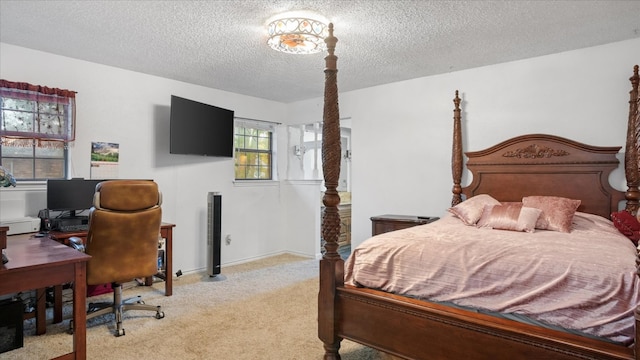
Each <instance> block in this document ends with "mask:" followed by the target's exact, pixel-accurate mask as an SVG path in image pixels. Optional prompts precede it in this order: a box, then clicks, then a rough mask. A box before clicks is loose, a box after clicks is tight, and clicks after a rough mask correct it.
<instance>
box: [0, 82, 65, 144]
mask: <svg viewBox="0 0 640 360" xmlns="http://www.w3.org/2000/svg"><path fill="white" fill-rule="evenodd" d="M0 98H1V99H2V103H1V111H2V113H1V114H0V141H2V144H4V145H9V146H33V140H37V141H36V145H37V146H40V147H60V146H64V144H65V143H67V142H71V141H73V140H75V128H76V126H75V124H76V115H75V112H76V111H75V101H76V92H75V91H71V90H64V89H57V88H49V87H46V86H40V85H32V84H28V83H24V82H12V81H7V80H2V79H0Z"/></svg>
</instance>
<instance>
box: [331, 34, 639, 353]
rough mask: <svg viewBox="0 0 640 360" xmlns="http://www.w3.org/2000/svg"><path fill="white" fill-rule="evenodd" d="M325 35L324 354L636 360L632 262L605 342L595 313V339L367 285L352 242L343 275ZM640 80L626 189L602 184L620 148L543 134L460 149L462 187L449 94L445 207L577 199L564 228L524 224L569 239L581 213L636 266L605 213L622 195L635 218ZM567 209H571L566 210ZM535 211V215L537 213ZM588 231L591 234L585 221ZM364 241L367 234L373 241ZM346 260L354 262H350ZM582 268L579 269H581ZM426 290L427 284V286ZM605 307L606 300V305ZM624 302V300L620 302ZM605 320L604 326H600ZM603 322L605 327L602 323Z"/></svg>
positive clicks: (335, 119)
mask: <svg viewBox="0 0 640 360" xmlns="http://www.w3.org/2000/svg"><path fill="white" fill-rule="evenodd" d="M329 34H330V35H329V37H328V38H327V39H326V42H327V46H328V52H329V55H328V56H327V57H326V58H325V60H326V68H325V94H324V95H325V108H324V125H323V148H322V151H323V171H324V176H325V185H326V192H325V195H324V198H323V202H324V205H325V209H326V210H325V214H324V217H323V222H322V235H323V239H324V240H325V241H326V244H325V250H326V252H325V254H324V256H323V258H322V260H321V261H320V290H319V297H318V336H319V338H320V339H321V340H322V342H323V343H324V348H325V356H324V358H325V359H340V355H339V348H340V341H341V340H342V339H349V340H353V341H355V342H358V343H361V344H364V345H367V346H370V347H372V348H375V349H378V350H381V351H383V352H385V353H388V354H392V355H395V356H399V357H402V358H406V359H486V360H490V359H491V360H492V359H626V360H632V359H635V360H640V355H637V354H640V345H639V343H640V335H638V333H637V332H636V330H635V329H637V328H639V327H640V308H638V307H637V302H636V301H637V296H638V290H637V288H634V287H633V286H636V285H637V284H638V279H637V277H636V276H635V275H636V274H635V273H636V272H637V271H638V270H637V267H636V265H635V264H632V270H631V273H632V276H627V279H626V281H627V282H629V283H631V285H629V284H627V285H629V286H631V291H632V292H634V293H630V294H626V293H625V294H623V295H621V298H620V299H626V298H630V300H632V301H629V302H630V303H631V302H634V304H635V305H634V307H633V308H632V309H631V311H630V312H629V310H628V309H627V311H626V313H625V314H626V315H625V316H626V317H625V318H618V319H616V321H617V322H618V323H620V324H622V323H624V326H621V327H622V328H624V329H623V330H619V331H618V329H617V328H616V330H615V331H612V333H614V335H612V336H611V339H613V340H612V341H609V340H605V339H603V337H604V336H605V335H602V334H604V333H606V332H607V331H600V330H602V329H601V328H600V326H601V325H603V324H600V323H598V322H599V321H600V320H599V319H598V320H595V322H596V323H598V324H597V325H596V326H594V328H595V329H596V330H594V334H595V335H596V336H587V335H588V334H590V333H589V331H590V330H593V329H587V330H585V333H584V334H583V333H582V332H578V333H570V332H567V331H564V330H560V329H557V328H548V327H543V326H539V325H533V324H530V323H524V322H521V321H516V320H512V319H505V318H501V317H496V316H494V315H492V314H486V313H481V312H475V311H471V310H469V309H468V308H460V307H452V306H449V305H447V304H442V303H436V302H430V301H424V300H420V297H419V296H413V297H408V296H401V295H396V294H393V293H391V292H388V291H382V290H380V288H384V286H382V285H381V286H380V287H379V288H376V287H375V286H374V288H369V287H366V285H363V284H362V282H365V281H368V280H371V281H373V282H375V281H376V280H379V279H380V277H379V276H378V275H379V274H374V276H372V277H371V278H369V279H367V278H364V277H362V278H357V276H358V274H357V273H358V269H357V268H356V267H355V266H356V265H354V264H355V263H356V262H357V259H358V258H357V257H355V256H354V255H355V252H356V251H358V250H357V249H354V254H352V257H351V258H350V259H349V260H348V264H347V265H348V267H347V269H346V274H345V266H344V261H343V260H342V259H341V258H340V256H339V254H338V253H337V248H338V245H337V239H338V235H339V230H340V222H339V215H338V211H337V206H338V204H339V202H340V199H339V196H338V193H337V191H336V187H337V185H338V177H339V172H340V168H339V166H340V135H339V113H338V111H339V110H338V94H337V82H336V74H337V68H336V63H337V57H336V56H335V55H334V51H335V45H336V42H337V39H336V38H335V37H334V36H333V26H332V25H330V26H329ZM638 78H639V77H638V67H637V66H636V67H635V69H634V75H633V77H632V78H631V82H632V91H631V93H630V102H629V122H628V134H627V145H626V148H625V151H626V153H625V173H626V178H627V186H628V190H627V191H626V192H621V191H618V190H615V189H614V188H613V187H612V186H610V185H609V182H608V178H609V174H610V173H611V172H612V171H613V170H614V169H616V168H617V167H618V164H619V161H618V160H617V158H616V154H617V153H618V151H619V150H620V148H619V147H599V146H590V145H585V144H581V143H578V142H575V141H572V140H569V139H564V138H560V137H556V136H551V135H543V134H530V135H524V136H519V137H516V138H513V139H509V140H506V141H504V142H501V143H499V144H497V145H495V146H492V147H490V148H488V149H486V150H482V151H476V152H467V153H466V155H467V156H468V158H469V160H468V162H467V164H466V165H467V168H468V169H469V170H470V171H471V174H472V178H473V180H472V182H471V184H470V185H468V186H466V187H463V186H461V177H462V172H463V169H462V167H463V157H462V154H463V151H462V140H461V139H462V136H461V125H460V122H461V121H460V99H459V97H458V95H457V93H456V97H455V99H454V106H455V108H454V135H453V156H452V172H453V182H454V187H453V200H452V208H453V207H454V206H457V205H460V204H464V203H465V202H466V201H468V199H472V198H474V197H475V196H478V197H477V198H479V195H482V196H485V195H489V196H490V197H492V198H494V199H497V200H498V202H500V203H501V204H505V205H506V204H509V203H515V202H520V201H523V205H521V206H522V209H524V207H525V206H526V205H527V204H526V203H524V200H523V198H525V197H529V196H530V195H549V196H553V197H555V198H562V199H578V200H579V202H577V203H576V204H575V208H574V209H573V210H575V211H576V212H575V214H576V215H575V217H574V225H571V221H569V224H568V226H574V228H573V230H568V229H564V230H563V229H562V228H560V229H559V230H558V229H553V228H552V227H551V225H552V223H553V222H554V219H551V220H550V221H549V224H547V225H549V227H548V228H547V229H548V230H540V231H538V230H535V231H534V230H533V228H530V229H528V231H530V232H539V233H541V234H546V235H549V234H550V233H553V232H554V231H553V230H557V232H558V234H559V235H558V236H566V239H568V237H569V236H572V235H573V234H569V233H570V232H571V233H574V234H578V233H581V231H582V228H580V226H582V225H580V224H582V222H584V221H585V220H584V219H587V220H588V221H587V222H594V223H598V224H601V225H602V226H601V227H602V228H603V229H604V231H605V232H607V234H608V235H607V236H606V238H607V241H608V242H609V241H610V242H611V243H616V244H617V243H620V246H621V248H619V247H618V248H617V249H618V250H619V251H620V252H621V253H623V254H624V256H625V259H624V261H621V262H625V266H627V268H628V263H629V262H631V263H634V262H635V259H636V256H637V252H636V248H635V245H634V244H632V243H631V242H630V241H629V239H627V238H626V237H624V236H623V235H621V234H620V233H619V232H616V231H617V230H616V231H612V230H611V229H613V230H615V228H614V227H613V225H612V223H611V222H610V221H609V220H607V219H608V218H609V215H610V214H612V213H614V212H617V211H618V204H619V202H620V201H622V200H626V205H625V210H624V211H627V212H630V213H632V214H634V215H635V213H636V212H637V210H638V200H639V199H640V192H639V191H638V185H639V182H640V179H639V175H638V149H637V141H636V138H637V128H638V122H640V119H639V118H638V101H639V100H638ZM463 197H464V198H465V199H467V200H465V202H463V201H462V200H463ZM469 203H470V202H469ZM492 206H494V205H492ZM487 209H489V208H487V207H485V208H484V209H483V210H484V211H485V212H486V211H487ZM547 211H548V210H547ZM542 213H543V212H542V210H539V211H538V212H537V213H536V218H537V217H538V215H540V214H542ZM593 214H595V215H599V216H594V215H593ZM571 215H572V216H573V215H574V214H573V213H571ZM541 217H542V215H540V218H541ZM605 218H606V219H605ZM576 219H578V220H576ZM599 219H602V220H599ZM547 220H549V219H547ZM443 221H444V222H447V221H448V222H455V221H458V220H457V215H451V216H450V217H449V218H447V219H442V220H439V221H437V222H434V223H432V224H430V225H423V226H421V227H424V228H425V229H427V228H428V227H432V228H431V229H437V228H438V226H441V225H440V224H441V223H442V222H443ZM475 221H477V219H476V220H475ZM458 222H459V221H458ZM474 223H475V222H474ZM576 223H577V224H578V225H576ZM460 224H462V223H460ZM518 224H520V218H518ZM534 224H535V227H536V228H537V229H541V228H540V227H538V226H539V223H538V222H535V218H534ZM565 225H567V224H565ZM458 226H459V227H464V226H466V229H465V231H484V232H485V233H490V232H494V231H497V232H500V231H501V232H503V233H505V232H509V231H506V230H491V229H489V230H487V229H485V230H479V229H478V228H476V227H475V226H468V225H458ZM545 226H546V225H545ZM413 229H416V228H412V229H407V230H401V231H405V232H404V233H400V232H396V233H398V234H406V235H412V236H413V235H415V234H416V233H415V232H412V231H414V230H413ZM511 230H512V229H511ZM519 230H520V229H519ZM525 230H527V229H525ZM587 230H588V231H591V228H589V229H587ZM415 231H417V230H415ZM433 231H436V230H433ZM512 232H513V231H512ZM390 234H392V233H387V234H384V235H382V236H392V235H390ZM398 234H395V235H398ZM523 234H525V232H518V233H517V234H516V235H517V236H525V235H523ZM530 235H537V234H530ZM496 237H497V236H496ZM609 239H610V240H609ZM370 240H371V241H375V239H373V240H372V239H370ZM370 240H368V241H370ZM607 245H608V244H607ZM617 246H618V245H616V247H617ZM585 247H586V246H585ZM618 250H616V251H618ZM367 251H369V250H367ZM558 251H559V250H558ZM592 255H593V254H592ZM601 255H602V254H601ZM531 256H534V257H535V256H536V254H531ZM353 257H355V259H356V260H353V259H352V258H353ZM629 258H631V261H629ZM639 261H640V260H639ZM396 268H397V267H395V266H391V267H390V268H388V269H393V270H394V272H395V270H396ZM367 271H369V272H373V271H375V267H373V268H369V269H367ZM581 271H585V272H586V271H588V269H583V270H581ZM436 272H437V271H436ZM345 275H346V281H345ZM534 275H535V274H533V275H532V276H534ZM603 276H604V275H603ZM613 277H615V274H613ZM621 277H622V276H621ZM629 278H631V279H629ZM362 279H365V280H362ZM607 281H608V280H607ZM345 283H347V284H345ZM383 283H384V282H383ZM349 284H351V285H349ZM625 286H626V285H625ZM425 287H427V288H429V284H427V285H426V286H425ZM593 288H594V289H595V290H598V288H599V287H598V286H593ZM631 298H632V299H631ZM596 302H597V299H596ZM615 302H616V304H617V303H618V302H620V301H619V299H618V300H616V301H615ZM603 305H605V307H606V305H607V304H606V303H605V304H603ZM625 306H630V305H629V304H626V305H625ZM577 310H581V309H580V304H578V305H577ZM601 311H604V310H602V309H597V310H594V311H593V313H594V315H595V313H596V312H598V313H599V312H601ZM627 315H628V316H627ZM578 320H580V318H578ZM603 326H604V327H607V324H604V325H603ZM607 329H610V328H608V327H607ZM623 335H624V336H623ZM620 338H624V339H625V341H626V343H624V342H618V341H616V340H619V339H620Z"/></svg>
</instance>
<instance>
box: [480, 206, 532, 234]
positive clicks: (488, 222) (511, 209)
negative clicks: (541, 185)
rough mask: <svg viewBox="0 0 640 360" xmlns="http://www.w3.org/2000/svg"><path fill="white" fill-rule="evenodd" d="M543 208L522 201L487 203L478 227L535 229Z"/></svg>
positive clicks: (530, 230) (525, 230)
mask: <svg viewBox="0 0 640 360" xmlns="http://www.w3.org/2000/svg"><path fill="white" fill-rule="evenodd" d="M540 213H542V210H540V209H536V208H530V207H524V206H522V203H509V204H506V205H505V204H503V205H485V207H484V211H483V212H482V216H481V217H480V220H478V225H477V226H478V227H485V228H491V229H498V230H511V231H524V232H529V233H532V232H534V231H535V227H536V221H538V217H539V216H540Z"/></svg>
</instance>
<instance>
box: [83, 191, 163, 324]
mask: <svg viewBox="0 0 640 360" xmlns="http://www.w3.org/2000/svg"><path fill="white" fill-rule="evenodd" d="M160 204H161V194H160V192H159V191H158V185H157V184H156V183H155V182H153V181H147V180H109V181H104V182H101V183H99V184H98V185H97V186H96V192H95V195H94V199H93V205H94V206H93V207H92V208H91V210H90V213H89V233H88V235H87V240H86V244H85V252H86V253H87V254H89V255H91V259H90V260H89V262H88V263H87V285H100V284H108V283H111V286H112V288H113V303H90V304H89V306H88V308H89V309H88V311H87V320H88V319H91V318H94V317H97V316H101V315H104V314H108V313H112V312H113V313H114V314H115V317H116V325H117V330H116V334H115V335H116V336H122V335H125V331H124V329H123V328H122V315H123V312H124V311H126V310H151V311H155V312H156V315H155V317H156V319H162V318H163V317H164V312H163V311H162V309H161V307H160V306H153V305H145V304H144V302H143V301H142V299H141V298H140V297H139V296H138V297H136V298H133V299H127V300H122V283H125V282H129V281H132V280H134V279H139V278H146V277H149V276H152V275H155V274H156V273H157V272H158V237H159V234H160V223H161V221H162V209H161V208H160Z"/></svg>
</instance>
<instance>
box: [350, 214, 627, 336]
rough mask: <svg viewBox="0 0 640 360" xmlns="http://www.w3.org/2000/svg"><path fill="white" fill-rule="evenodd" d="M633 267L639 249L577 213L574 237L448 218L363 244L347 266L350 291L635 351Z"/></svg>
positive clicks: (598, 219) (610, 228) (599, 222)
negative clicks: (513, 317) (473, 312)
mask: <svg viewBox="0 0 640 360" xmlns="http://www.w3.org/2000/svg"><path fill="white" fill-rule="evenodd" d="M635 261H636V248H635V246H634V245H633V244H632V243H631V241H629V240H628V239H627V238H626V237H625V236H623V235H621V234H620V233H619V232H618V231H617V230H616V229H615V227H613V225H612V223H611V221H609V220H607V219H604V218H602V217H599V216H595V215H590V214H586V213H576V215H575V217H574V221H573V230H572V231H571V233H568V234H567V233H560V232H556V231H546V230H536V231H535V233H524V232H514V231H504V230H492V229H486V228H475V227H473V226H466V225H463V224H462V222H461V221H460V220H459V219H457V218H455V217H454V216H453V215H450V214H446V215H444V216H443V217H442V218H441V219H440V220H438V221H436V222H434V223H431V224H428V225H422V226H416V227H412V228H408V229H404V230H399V231H394V232H389V233H385V234H380V235H378V236H374V237H372V238H370V239H368V240H366V241H365V242H363V243H362V244H361V245H360V246H358V247H357V248H355V249H354V250H353V252H352V254H351V256H350V257H349V259H348V260H347V262H346V264H345V283H347V284H351V285H356V286H363V287H368V288H374V289H381V290H384V291H387V292H392V293H396V294H402V295H407V296H412V297H417V298H420V299H426V300H432V301H450V302H453V303H455V304H458V305H461V306H470V307H474V308H480V309H485V310H489V311H496V312H501V313H517V314H521V315H525V316H527V317H530V318H532V319H536V320H539V321H542V322H545V323H547V324H551V325H555V326H560V327H563V328H567V329H574V330H578V331H582V332H584V333H587V334H591V335H594V336H599V337H605V338H608V339H611V340H613V341H616V342H620V343H624V344H630V343H632V342H633V336H634V316H633V311H634V309H635V307H636V306H637V305H638V304H639V301H640V296H639V295H638V292H639V289H640V280H639V278H638V276H637V275H636V264H635Z"/></svg>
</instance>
